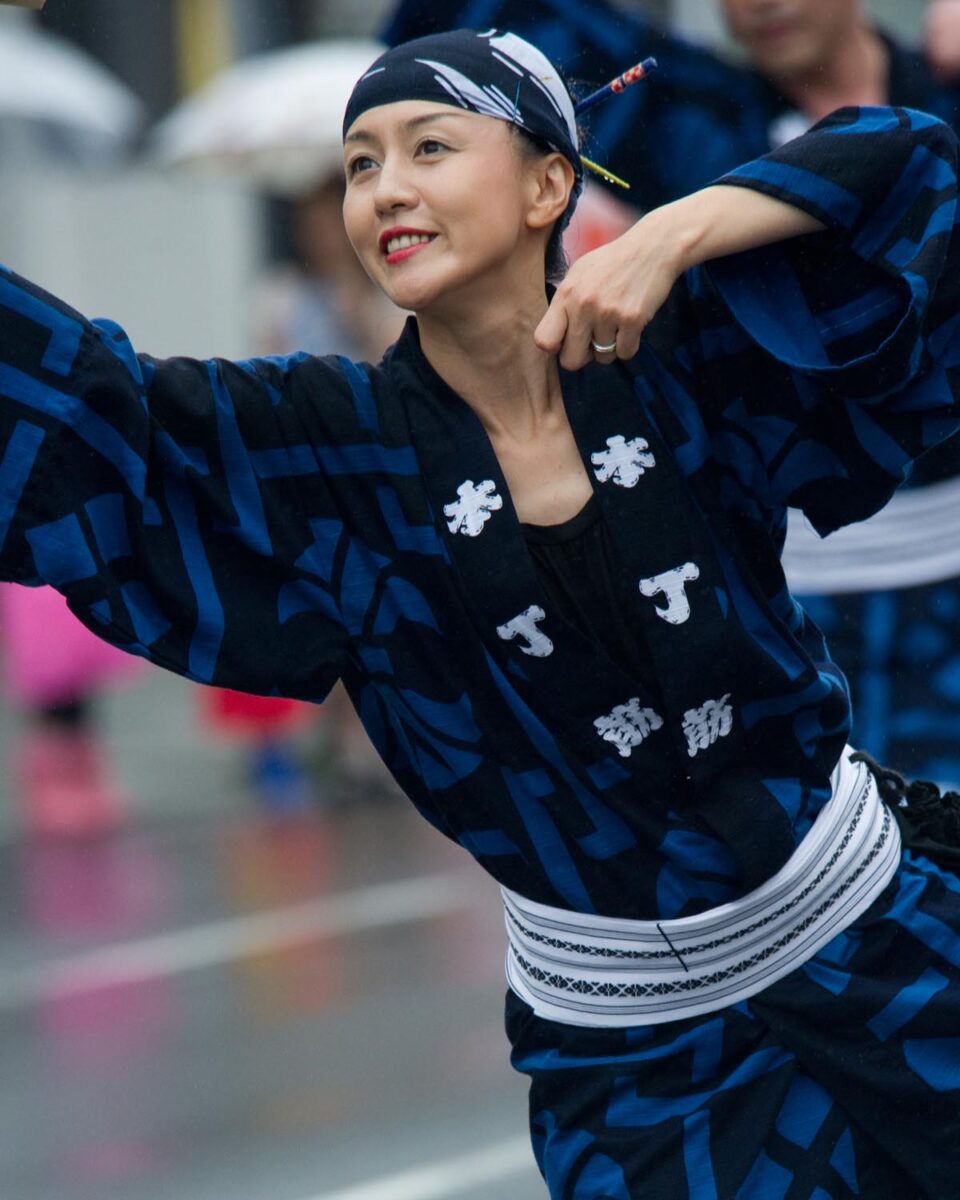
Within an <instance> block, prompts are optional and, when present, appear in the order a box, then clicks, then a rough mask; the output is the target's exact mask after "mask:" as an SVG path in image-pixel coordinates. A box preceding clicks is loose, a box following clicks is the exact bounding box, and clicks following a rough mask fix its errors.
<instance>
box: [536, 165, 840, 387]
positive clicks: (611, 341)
mask: <svg viewBox="0 0 960 1200" xmlns="http://www.w3.org/2000/svg"><path fill="white" fill-rule="evenodd" d="M822 228H823V225H822V224H821V223H820V222H819V221H818V220H817V219H816V218H815V217H811V216H809V215H808V214H807V213H805V212H803V211H802V210H801V209H799V208H794V207H793V206H792V205H790V204H785V203H784V202H783V201H781V200H775V199H774V198H773V197H771V196H766V195H764V194H763V193H762V192H758V191H756V190H754V189H753V188H751V187H737V186H731V185H715V186H713V187H708V188H704V189H702V190H701V191H699V192H694V193H693V194H692V195H690V196H684V197H683V199H681V200H675V201H674V202H673V203H672V204H665V205H664V206H663V207H662V208H656V209H654V210H653V211H652V212H649V213H647V215H646V216H644V217H641V219H640V220H639V221H638V222H637V223H636V225H634V226H633V227H632V228H631V229H628V230H627V232H626V233H624V234H622V235H621V236H620V237H618V238H617V239H616V240H615V241H613V242H609V243H608V244H607V245H606V246H601V247H600V248H599V249H597V250H593V251H591V252H590V253H589V254H585V255H584V256H583V257H582V258H581V259H578V260H577V262H575V263H574V265H573V266H572V267H571V268H570V271H569V273H568V274H567V277H566V279H564V281H563V282H562V283H561V284H560V286H559V287H558V288H557V291H556V294H555V295H554V297H553V300H552V301H551V304H550V307H549V309H548V310H547V313H546V316H545V317H544V318H543V320H542V321H541V322H540V324H539V325H538V327H537V329H536V331H535V333H534V340H535V341H536V343H537V345H538V346H539V347H540V349H541V350H545V351H546V352H547V353H548V354H557V355H559V358H560V365H561V366H562V367H564V368H565V369H566V370H568V371H576V370H579V369H580V368H581V367H584V366H586V365H587V363H588V362H592V361H598V362H601V363H612V362H615V361H616V360H617V359H618V358H619V359H630V358H633V356H634V355H635V354H636V353H637V351H638V350H639V348H640V339H641V337H642V336H643V331H644V329H645V328H646V326H647V325H648V324H649V323H650V321H651V320H652V319H653V317H654V316H655V315H656V313H657V310H658V309H659V308H660V306H661V305H662V304H663V302H664V301H665V300H666V298H667V296H668V295H669V294H670V290H671V288H672V287H673V285H674V284H675V283H676V281H677V279H678V278H679V277H680V275H682V274H683V272H684V271H686V270H688V269H689V268H690V267H693V266H696V265H698V264H699V263H702V262H707V261H708V260H709V259H712V258H720V257H722V256H724V255H726V254H735V253H737V252H738V251H741V250H752V249H754V248H755V247H757V246H764V245H768V244H769V243H771V242H778V241H783V240H785V239H786V238H792V237H798V236H799V235H800V234H803V233H812V232H815V231H816V230H818V229H822ZM598 347H610V349H609V350H600V349H598Z"/></svg>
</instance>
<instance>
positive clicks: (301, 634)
mask: <svg viewBox="0 0 960 1200" xmlns="http://www.w3.org/2000/svg"><path fill="white" fill-rule="evenodd" d="M345 373H346V371H345V367H344V366H343V365H341V364H340V363H339V362H338V360H335V359H315V358H310V357H308V356H305V355H300V356H295V357H291V358H288V359H260V360H251V361H249V362H244V363H231V362H225V361H220V360H215V361H209V362H204V361H197V360H190V359H170V360H166V361H160V360H157V359H152V358H149V357H146V356H141V355H137V354H135V353H134V351H133V349H132V347H131V345H130V343H129V341H128V339H127V338H126V336H125V335H124V333H123V331H122V330H121V329H120V328H119V327H117V326H116V325H113V324H111V323H107V322H91V321H88V320H86V319H85V318H84V317H82V316H81V315H80V314H79V313H76V312H74V311H73V310H72V309H70V308H68V307H67V306H66V305H64V304H62V303H61V302H59V301H58V300H56V299H55V298H54V297H52V296H50V295H48V294H47V293H45V292H43V291H42V290H40V289H39V288H36V287H34V286H33V285H31V284H30V283H28V282H26V281H25V280H23V279H21V278H19V277H18V276H16V275H15V274H13V273H11V272H9V271H6V270H3V269H0V578H3V579H7V580H12V581H15V582H18V583H22V584H31V585H36V584H42V583H45V584H50V585H52V586H53V587H55V588H57V589H59V590H60V591H61V592H63V593H64V594H65V595H66V597H67V600H68V602H69V604H70V607H71V608H72V610H73V611H74V612H75V613H76V615H77V616H78V617H79V618H80V619H81V620H82V621H83V622H84V623H85V624H86V625H88V626H89V627H90V628H91V629H92V630H93V631H94V632H95V633H97V634H98V635H99V636H101V637H103V638H104V639H106V640H107V641H110V642H112V643H114V644H115V645H117V646H119V647H121V648H122V649H125V650H128V651H130V652H132V653H135V654H139V655H142V656H144V657H146V658H148V659H150V660H152V661H153V662H155V663H158V664H159V665H161V666H163V667H166V668H168V669H170V670H172V671H175V672H177V673H178V674H181V675H185V676H188V677H189V678H191V679H195V680H199V681H201V682H205V683H215V684H219V685H222V686H228V687H233V688H238V689H242V690H246V691H252V692H261V693H264V694H271V695H280V694H282V695H288V696H297V697H301V698H304V699H314V700H319V699H322V698H323V697H324V696H325V695H326V693H327V692H328V690H329V689H330V687H331V686H332V685H333V683H334V682H335V680H336V678H337V676H338V674H339V672H340V668H341V664H342V662H343V656H344V646H345V641H346V638H345V634H344V630H343V627H342V624H341V622H340V620H339V617H338V613H337V610H336V608H335V606H334V605H333V604H332V603H323V596H322V588H321V587H320V586H319V584H318V581H317V579H316V574H317V572H316V570H313V571H311V564H314V563H315V560H319V559H320V558H322V556H323V549H322V547H320V548H318V542H320V541H321V540H322V532H323V530H324V529H325V528H327V527H333V526H334V525H335V522H334V521H333V518H334V517H335V511H334V498H333V497H332V496H331V493H330V490H329V487H328V480H327V478H326V476H325V472H324V470H323V469H322V459H323V453H324V451H323V448H321V447H318V446H317V445H316V439H317V436H318V435H317V422H316V420H315V419H314V417H313V414H315V413H317V412H319V411H321V410H322V409H323V407H324V405H327V406H331V407H334V408H335V407H336V406H337V404H338V402H339V401H340V398H341V395H342V393H344V392H347V391H349V386H348V382H347V381H346V379H345ZM305 590H309V592H310V595H311V597H313V599H312V600H311V603H309V604H306V603H303V602H302V596H303V595H304V594H305ZM298 597H299V598H300V600H299V601H298Z"/></svg>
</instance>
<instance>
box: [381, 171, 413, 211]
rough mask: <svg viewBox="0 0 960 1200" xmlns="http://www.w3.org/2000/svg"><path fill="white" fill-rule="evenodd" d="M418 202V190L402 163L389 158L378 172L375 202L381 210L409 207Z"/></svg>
mask: <svg viewBox="0 0 960 1200" xmlns="http://www.w3.org/2000/svg"><path fill="white" fill-rule="evenodd" d="M415 202H416V192H415V190H414V188H413V186H412V184H411V182H410V179H409V177H408V175H407V172H406V171H404V169H403V166H402V164H400V163H397V162H396V160H394V161H392V162H391V161H390V160H389V159H388V160H387V161H385V162H384V163H383V165H382V166H381V167H380V170H379V172H378V174H377V186H376V190H375V192H374V203H375V204H376V206H377V209H378V211H380V212H392V211H394V210H395V209H398V208H409V207H411V205H412V204H414V203H415Z"/></svg>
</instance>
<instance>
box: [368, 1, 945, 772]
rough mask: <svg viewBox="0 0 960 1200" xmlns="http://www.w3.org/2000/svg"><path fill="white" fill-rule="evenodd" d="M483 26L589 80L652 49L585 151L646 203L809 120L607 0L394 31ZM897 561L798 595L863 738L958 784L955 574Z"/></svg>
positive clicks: (930, 83)
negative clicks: (845, 687) (879, 583)
mask: <svg viewBox="0 0 960 1200" xmlns="http://www.w3.org/2000/svg"><path fill="white" fill-rule="evenodd" d="M489 25H500V26H503V27H506V28H510V29H512V30H514V31H515V32H516V33H518V34H520V35H521V36H523V37H525V38H527V39H528V40H529V41H531V42H533V43H534V44H535V45H537V46H538V47H539V48H540V49H541V50H543V51H544V53H545V54H546V55H547V56H548V57H549V58H550V59H551V61H552V62H554V63H556V64H557V65H558V66H560V67H561V68H562V69H563V70H564V72H565V73H566V76H567V78H568V80H570V81H572V83H573V84H574V86H576V87H577V88H578V90H580V91H583V92H587V91H590V90H592V89H593V87H595V86H596V85H598V84H602V83H605V82H606V81H607V80H609V79H612V78H614V77H615V76H616V75H618V74H619V73H620V72H621V71H622V70H624V69H625V67H626V66H628V65H630V64H632V63H635V62H639V61H640V60H641V59H643V58H645V57H647V56H648V55H654V56H655V57H656V59H657V63H658V68H657V72H656V75H655V76H654V78H653V79H652V80H651V81H650V82H649V83H644V84H641V85H640V86H638V87H633V88H630V89H628V90H627V91H626V92H624V93H623V94H622V95H620V96H619V97H618V98H617V100H616V102H615V103H611V104H607V105H604V106H602V107H600V108H596V109H594V110H591V112H590V113H589V114H588V115H587V116H586V117H585V118H584V121H585V124H586V125H587V129H588V142H587V150H586V152H587V153H588V154H592V156H593V157H594V158H595V159H597V160H598V161H600V162H602V163H603V164H604V165H605V166H607V167H609V168H610V169H611V170H612V171H614V172H615V173H617V174H618V175H620V176H622V177H623V178H624V179H626V180H628V181H629V182H630V187H631V191H630V193H629V196H628V199H630V200H631V202H632V203H634V204H636V205H637V206H638V207H639V208H641V209H650V208H655V207H656V206H658V205H660V204H664V203H666V202H668V201H670V200H675V199H677V198H678V197H679V196H683V195H686V194H687V193H689V192H692V191H695V190H696V189H697V188H701V187H704V186H705V185H707V184H709V183H710V182H712V181H713V180H714V179H716V178H718V177H719V176H721V175H723V174H724V173H725V172H726V171H728V170H730V169H731V168H732V167H734V166H736V165H738V164H739V163H742V162H746V161H747V160H749V159H752V158H756V157H758V156H759V155H762V154H765V153H766V152H767V151H768V150H770V149H771V148H773V147H776V146H778V145H780V144H781V143H782V142H783V141H785V140H786V139H787V138H790V137H794V136H796V134H797V133H798V132H800V130H802V129H803V128H804V127H805V126H806V125H807V124H808V121H807V120H806V118H805V117H804V116H803V114H801V113H798V112H797V111H796V108H795V106H794V104H793V102H792V101H791V100H789V99H788V98H787V97H786V96H784V94H783V93H782V92H781V91H780V90H779V89H778V88H777V87H776V86H775V85H774V84H773V83H772V82H771V81H770V80H769V79H767V78H766V77H765V76H764V75H762V74H761V73H760V72H759V71H757V70H754V69H751V68H750V67H749V66H744V65H741V64H737V63H733V62H731V61H726V60H724V59H723V58H722V57H720V56H718V55H716V54H714V53H712V52H711V51H710V50H708V49H706V48H705V47H703V46H698V45H695V44H694V43H692V42H689V41H686V40H685V39H683V38H680V37H676V36H674V35H671V34H670V33H668V32H665V31H664V30H662V29H660V28H658V27H657V25H655V24H654V23H652V22H651V21H649V20H648V19H647V18H646V17H644V16H643V15H642V14H641V13H639V12H638V11H636V10H635V9H630V10H628V11H625V10H623V9H615V8H614V7H613V6H612V5H611V4H609V3H607V0H402V2H401V3H399V4H398V5H397V6H396V9H395V10H394V12H393V14H392V16H391V18H390V20H389V22H388V23H387V26H386V28H385V30H384V37H385V40H386V41H387V42H388V43H389V44H391V45H395V44H397V43H398V42H402V41H406V40H408V39H409V38H414V37H420V36H422V35H423V34H426V33H429V32H434V31H436V30H440V29H451V28H456V27H472V28H478V29H479V28H486V27H487V26H489ZM881 36H882V37H883V41H884V44H885V47H886V52H887V59H888V74H887V97H886V100H887V103H889V104H896V105H903V106H905V107H908V108H915V109H919V110H921V111H923V112H929V113H932V114H933V115H935V116H937V117H939V118H940V119H941V120H943V121H946V122H947V123H948V124H950V125H951V126H952V127H953V128H954V130H955V131H957V132H960V88H957V87H955V86H952V85H947V84H945V83H943V82H942V81H940V80H938V79H936V78H935V77H934V75H933V74H932V72H931V71H930V69H929V67H928V66H927V63H926V61H925V59H924V58H923V56H922V55H921V54H919V53H918V52H916V51H914V50H911V49H908V48H907V47H905V46H903V45H901V44H899V43H898V42H897V41H895V40H894V39H893V38H890V37H889V36H887V35H886V34H882V35H881ZM617 195H618V196H619V195H623V193H620V192H617ZM944 480H956V481H957V484H958V487H960V439H955V440H952V441H950V442H948V443H946V444H943V445H940V446H938V447H937V448H936V449H935V450H934V451H933V452H932V453H931V454H928V455H926V456H925V457H924V459H923V460H922V461H921V462H920V463H919V464H917V465H916V466H915V467H914V468H913V470H912V472H911V478H910V480H909V486H911V487H914V486H925V485H929V484H933V483H939V482H942V481H944ZM920 536H921V537H932V538H936V536H937V532H936V531H935V530H926V531H924V532H923V533H922V534H921V535H920ZM824 552H825V553H826V554H827V555H829V554H830V552H831V547H830V545H829V544H828V545H827V546H826V547H824ZM837 553H840V551H839V550H838V551H837ZM902 574H903V576H904V579H903V581H901V582H900V583H899V584H898V586H897V587H896V588H893V589H887V590H882V591H881V590H871V589H869V588H867V587H865V586H863V585H858V586H857V587H851V588H850V589H849V590H844V591H843V592H829V591H828V590H827V589H826V588H817V595H815V596H812V595H811V596H810V597H808V596H806V595H803V596H801V599H803V600H804V602H805V603H806V601H807V600H808V599H809V600H810V608H811V611H814V612H815V613H816V615H817V620H818V624H820V625H821V628H822V629H823V631H824V633H825V635H826V637H827V640H828V643H829V645H830V652H831V655H832V656H833V657H834V658H835V660H836V661H837V662H838V663H840V665H841V666H842V667H843V669H844V673H845V674H846V677H847V681H848V684H849V687H850V692H851V696H852V699H853V713H854V724H853V735H854V741H855V742H856V743H857V745H859V746H862V747H863V748H864V749H866V750H869V751H870V753H871V754H873V755H874V756H875V757H876V758H878V759H881V760H886V761H889V762H893V763H896V764H897V765H898V767H899V769H900V770H901V771H903V772H905V773H906V774H908V775H910V776H912V777H914V778H928V779H935V780H939V781H943V782H946V783H950V784H951V785H960V635H958V633H957V629H958V628H960V626H958V623H957V619H956V614H957V613H958V612H960V579H958V578H957V576H956V573H955V572H954V571H950V570H948V571H946V572H945V573H944V574H942V575H941V576H940V577H938V578H937V579H936V580H930V579H928V578H922V579H917V580H910V581H909V582H907V580H908V579H909V576H910V565H909V563H905V564H904V567H903V571H902ZM794 590H795V591H796V589H794Z"/></svg>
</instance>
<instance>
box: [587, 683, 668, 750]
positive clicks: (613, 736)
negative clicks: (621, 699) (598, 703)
mask: <svg viewBox="0 0 960 1200" xmlns="http://www.w3.org/2000/svg"><path fill="white" fill-rule="evenodd" d="M593 724H594V728H595V729H596V731H597V733H599V734H600V736H601V737H602V738H603V740H604V741H605V742H610V743H612V744H613V745H614V746H616V748H617V753H618V754H619V755H620V757H621V758H629V757H630V754H631V752H632V751H634V750H635V749H636V748H637V746H639V745H641V744H642V743H643V742H645V741H646V739H647V738H648V737H649V736H650V734H651V733H653V732H654V731H655V730H657V729H660V728H661V726H662V725H663V718H662V717H661V716H659V715H658V714H657V713H655V712H654V711H653V709H652V708H641V707H640V697H639V696H634V698H633V699H632V700H628V701H627V703H626V704H618V705H617V707H616V708H615V709H614V710H613V711H612V712H611V713H609V714H608V715H607V716H605V717H597V719H596V720H595V721H594V723H593Z"/></svg>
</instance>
